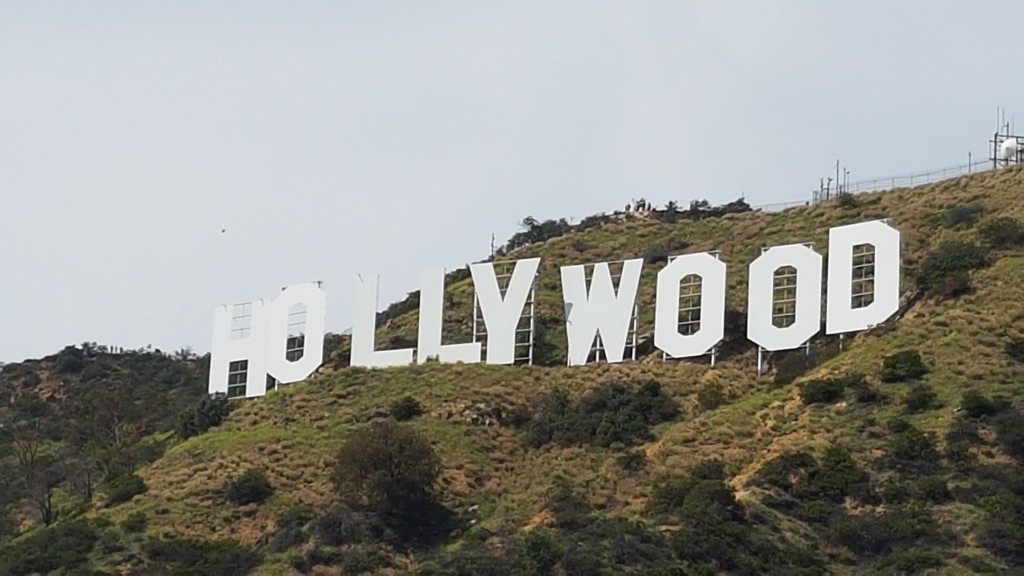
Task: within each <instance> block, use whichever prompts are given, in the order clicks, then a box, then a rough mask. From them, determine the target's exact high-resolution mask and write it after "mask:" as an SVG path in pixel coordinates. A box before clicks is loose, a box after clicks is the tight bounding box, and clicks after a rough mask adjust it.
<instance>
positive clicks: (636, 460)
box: [615, 450, 647, 472]
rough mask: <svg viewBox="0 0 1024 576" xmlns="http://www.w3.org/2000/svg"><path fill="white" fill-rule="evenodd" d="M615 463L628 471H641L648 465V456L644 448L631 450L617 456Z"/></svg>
mask: <svg viewBox="0 0 1024 576" xmlns="http://www.w3.org/2000/svg"><path fill="white" fill-rule="evenodd" d="M615 463H616V464H618V465H619V467H620V468H622V469H623V470H625V471H626V472H639V471H641V470H643V469H644V468H646V467H647V456H646V455H644V453H643V451H642V450H629V451H627V452H625V453H623V454H619V455H618V456H616V457H615Z"/></svg>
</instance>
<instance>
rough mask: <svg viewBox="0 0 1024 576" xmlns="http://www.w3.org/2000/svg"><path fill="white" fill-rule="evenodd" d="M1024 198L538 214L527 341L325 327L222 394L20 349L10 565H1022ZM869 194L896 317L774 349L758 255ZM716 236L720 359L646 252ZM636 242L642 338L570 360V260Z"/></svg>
mask: <svg viewBox="0 0 1024 576" xmlns="http://www.w3.org/2000/svg"><path fill="white" fill-rule="evenodd" d="M1021 195H1024V170H1022V169H1021V168H1008V169H1003V170H999V171H993V172H986V173H981V174H976V175H972V176H967V177H960V178H955V179H951V180H947V181H944V182H940V183H937V184H932V185H927V186H921V187H917V188H913V189H899V190H893V191H888V192H883V193H872V194H864V195H859V196H855V197H841V198H839V199H836V200H833V201H830V202H828V203H824V204H819V205H814V206H807V207H798V208H793V209H789V210H786V211H783V212H779V213H762V212H758V211H750V210H747V209H746V207H745V206H744V205H742V204H741V203H733V204H731V205H727V206H726V207H720V208H719V209H713V208H711V207H710V206H707V205H705V204H700V203H697V204H694V205H693V206H692V207H691V209H690V210H678V209H672V210H659V211H654V212H651V213H647V212H645V213H641V214H634V213H631V214H619V215H612V216H598V217H594V218H590V219H587V220H585V221H584V222H582V223H580V224H578V225H575V226H572V225H569V224H567V223H564V222H553V221H549V222H547V223H544V222H538V221H536V220H532V219H528V220H527V221H524V231H523V233H522V234H521V235H517V238H515V239H513V240H514V241H513V242H510V244H509V245H508V246H507V247H505V248H504V249H503V250H502V251H501V253H500V254H499V255H498V256H497V260H498V261H502V260H515V259H520V258H528V257H537V256H539V257H541V258H542V259H543V260H542V264H541V270H540V276H539V280H538V295H539V306H538V315H539V318H538V323H539V326H540V335H541V337H540V341H539V342H538V345H537V349H536V359H537V364H539V365H535V366H486V365H479V364H476V365H465V364H457V365H442V364H438V363H435V362H428V363H426V364H423V365H417V366H409V367H402V368H392V369H385V370H366V369H361V368H352V367H348V366H347V353H348V342H347V340H340V341H339V340H338V339H336V338H332V339H331V340H330V342H331V343H330V349H329V357H330V359H329V360H328V361H327V362H326V363H325V366H324V368H322V369H321V370H320V372H319V373H318V374H317V375H316V376H314V377H312V378H310V379H309V380H308V381H306V382H302V383H298V384H295V385H291V386H288V387H286V388H284V389H282V390H279V391H276V392H273V393H270V394H268V395H267V396H265V397H262V398H259V399H254V400H247V401H239V402H233V403H232V404H230V405H228V403H227V402H226V401H225V400H224V399H222V398H207V397H206V396H205V394H204V392H203V390H204V388H205V385H204V380H205V374H206V369H207V368H206V364H205V362H206V360H207V359H202V358H195V357H193V356H192V355H190V354H188V353H184V352H183V353H179V354H176V355H166V354H160V353H156V352H150V351H133V352H128V353H117V354H114V353H112V352H110V351H101V350H97V349H96V347H95V346H93V345H88V346H82V347H69V348H68V349H65V350H64V351H62V352H61V353H60V354H57V355H55V356H52V357H49V358H45V359H42V360H39V361H27V362H24V363H21V364H12V365H8V366H5V367H3V370H2V371H0V392H2V395H0V418H2V423H3V424H4V426H3V430H4V436H3V442H4V443H3V444H2V446H0V450H3V451H2V452H0V458H3V464H4V467H3V470H4V476H3V478H2V479H0V480H2V482H0V503H2V504H3V505H2V507H0V509H2V510H3V511H4V512H5V514H4V515H3V516H4V518H5V519H6V522H5V523H4V524H3V526H4V528H3V531H2V532H0V534H2V539H3V544H0V573H10V574H31V573H47V572H49V571H56V573H65V574H218V575H219V574H247V573H250V572H252V573H256V574H266V575H271V574H280V575H284V574H363V573H383V574H423V575H428V574H430V575H433V574H446V575H447V574H459V575H461V574H466V575H470V574H473V575H477V574H503V575H507V574H565V575H584V574H662V575H675V574H721V573H729V574H764V573H774V574H826V573H832V574H863V573H871V572H880V573H928V572H932V573H1001V572H1005V571H1009V570H1011V569H1021V568H1024V546H1022V543H1024V467H1022V464H1024V418H1022V412H1024V403H1022V400H1021V398H1020V393H1019V391H1020V390H1021V385H1022V383H1024V323H1022V320H1024V298H1022V296H1024V291H1022V289H1021V287H1022V286H1024V205H1022V203H1020V202H1019V201H1018V197H1019V196H1021ZM879 218H887V219H889V220H890V221H891V222H892V223H893V225H894V226H895V227H897V228H898V229H899V230H900V231H901V233H902V239H903V267H904V270H903V273H904V277H903V279H902V282H901V285H902V289H901V291H902V304H903V306H902V308H901V310H900V313H899V314H898V318H895V319H893V320H891V321H889V322H888V323H886V324H885V325H882V326H878V327H875V328H874V329H872V330H869V331H867V332H864V333H860V334H857V335H855V336H854V337H847V338H846V339H845V340H843V341H842V345H841V346H840V342H839V340H838V339H837V338H832V337H825V336H819V337H818V338H817V339H815V341H814V342H812V345H811V349H810V351H809V353H806V354H805V352H804V351H803V350H800V351H793V352H788V353H783V354H774V355H770V356H769V357H768V370H767V371H766V373H765V374H764V375H763V376H760V377H758V376H756V371H755V350H754V346H753V345H752V344H750V343H749V342H747V341H746V339H745V335H744V320H743V319H744V315H745V302H746V285H747V278H746V276H747V274H746V268H747V265H748V264H749V263H750V261H751V260H753V258H755V257H756V256H757V255H758V254H759V252H760V249H761V247H762V246H770V245H777V244H786V243H797V242H813V243H814V244H815V246H816V249H817V250H818V251H819V252H822V253H825V252H827V234H828V229H829V228H830V227H832V226H837V225H842V224H848V223H854V222H861V221H866V220H873V219H879ZM710 250H719V251H720V252H721V256H722V259H723V260H724V261H725V262H726V263H727V264H728V266H729V292H728V294H727V302H728V308H729V311H728V313H727V319H728V321H727V328H726V330H727V340H726V342H725V344H724V346H723V349H722V354H721V356H720V358H719V360H720V362H719V363H718V364H717V365H716V366H714V367H710V366H708V362H707V359H695V360H694V361H687V362H679V361H670V362H666V361H663V360H662V357H661V354H660V353H659V352H656V351H655V350H654V349H653V347H652V346H651V345H650V331H651V327H652V325H653V314H654V307H653V298H654V289H655V276H656V273H657V271H658V270H659V269H660V268H661V266H662V265H664V262H665V261H666V259H667V257H668V256H669V255H671V254H678V253H691V252H703V251H710ZM634 257H642V258H645V259H646V260H647V262H648V263H647V264H646V265H645V269H644V273H643V277H642V279H641V290H640V298H641V307H640V310H641V322H640V325H641V330H640V332H641V341H642V342H643V343H644V345H643V346H642V347H641V357H640V358H639V359H638V360H637V361H635V362H633V361H627V362H624V363H622V364H617V365H609V364H604V363H596V364H591V365H587V366H584V367H573V368H567V367H565V366H564V363H565V352H566V350H565V348H566V345H565V330H564V326H563V324H562V323H563V321H564V320H563V313H562V309H563V306H562V301H561V288H560V282H559V278H558V267H559V266H561V265H566V264H584V263H592V262H600V261H612V260H622V259H625V258H634ZM472 298H473V295H472V282H471V280H469V276H468V272H466V271H464V270H462V271H455V272H453V273H451V274H450V275H449V285H448V287H447V293H446V319H447V322H446V325H445V340H446V342H463V341H467V340H469V339H470V332H471V324H470V322H471V319H472V306H473V304H472ZM417 302H418V300H417V295H416V294H412V295H410V297H409V298H408V299H407V300H406V301H404V302H399V303H395V304H394V305H392V306H391V307H390V308H389V309H388V310H387V311H386V312H384V313H382V314H381V315H380V319H381V326H380V327H379V330H378V335H377V341H378V342H379V343H380V345H381V346H382V347H402V346H407V345H414V342H415V337H416V324H417V312H416V307H417ZM229 412H230V413H229ZM33 446H34V447H35V452H32V451H31V450H32V447H33ZM26 450H28V451H26ZM28 454H35V456H34V458H35V459H34V460H33V462H32V463H26V457H27V455H28ZM44 464H45V465H44ZM73 466H77V468H74V467H73ZM54 470H56V471H57V472H53V471H54ZM68 471H70V472H68ZM87 477H88V478H92V479H94V480H93V482H92V484H94V489H91V490H90V489H86V487H85V486H84V484H85V483H84V482H83V480H84V479H86V478H87ZM60 570H63V572H60Z"/></svg>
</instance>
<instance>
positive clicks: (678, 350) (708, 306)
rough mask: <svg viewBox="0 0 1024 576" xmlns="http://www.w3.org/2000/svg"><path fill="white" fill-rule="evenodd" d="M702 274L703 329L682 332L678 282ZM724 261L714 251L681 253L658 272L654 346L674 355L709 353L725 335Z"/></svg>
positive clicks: (701, 324) (689, 355)
mask: <svg viewBox="0 0 1024 576" xmlns="http://www.w3.org/2000/svg"><path fill="white" fill-rule="evenodd" d="M691 274H693V275H696V276H700V279H701V286H700V329H699V330H697V332H696V333H694V334H690V335H685V336H684V335H683V334H680V333H679V282H680V281H681V280H682V279H683V278H684V277H686V276H689V275H691ZM725 285H726V284H725V262H722V261H721V260H719V259H718V258H715V257H714V256H712V255H711V254H708V253H702V254H687V255H686V256H680V257H678V258H676V259H675V260H673V261H672V262H670V263H669V265H668V266H666V267H664V268H662V269H661V271H660V272H658V292H657V301H656V307H655V312H654V345H655V346H657V347H658V349H660V350H662V351H663V352H665V353H667V354H668V355H669V356H672V357H674V358H689V357H692V356H700V355H702V354H707V352H708V351H709V350H711V348H712V347H713V346H714V345H715V344H718V342H719V341H721V340H722V337H723V336H724V335H725Z"/></svg>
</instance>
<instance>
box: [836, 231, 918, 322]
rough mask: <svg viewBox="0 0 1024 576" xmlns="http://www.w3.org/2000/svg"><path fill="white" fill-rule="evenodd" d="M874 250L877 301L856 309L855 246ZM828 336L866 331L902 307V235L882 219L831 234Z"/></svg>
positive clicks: (875, 296) (874, 280)
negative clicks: (854, 296)
mask: <svg viewBox="0 0 1024 576" xmlns="http://www.w3.org/2000/svg"><path fill="white" fill-rule="evenodd" d="M861 244H870V245H871V246H873V247H874V253H875V256H874V279H873V282H874V301H872V302H871V304H868V305H867V306H864V307H863V308H854V307H853V301H852V296H853V294H852V289H853V247H854V246H857V245H861ZM826 306H827V310H828V316H827V317H826V319H825V332H826V333H827V334H842V333H844V332H855V331H857V330H866V329H868V328H871V327H872V326H875V325H877V324H881V323H882V322H885V321H886V320H888V319H889V317H890V316H892V315H893V314H895V313H896V311H897V310H899V307H900V232H899V230H896V229H895V228H893V227H892V226H889V224H887V223H886V222H884V221H882V220H875V221H873V222H862V223H860V224H850V225H849V226H837V227H835V228H832V229H831V230H829V231H828V302H827V304H826Z"/></svg>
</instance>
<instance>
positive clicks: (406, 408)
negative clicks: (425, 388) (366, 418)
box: [388, 396, 423, 422]
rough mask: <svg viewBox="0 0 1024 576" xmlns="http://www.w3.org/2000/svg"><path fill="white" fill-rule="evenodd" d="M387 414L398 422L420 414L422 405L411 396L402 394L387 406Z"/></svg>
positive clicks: (421, 413)
mask: <svg viewBox="0 0 1024 576" xmlns="http://www.w3.org/2000/svg"><path fill="white" fill-rule="evenodd" d="M388 414H389V415H390V416H391V417H392V418H394V419H395V420H398V421H399V422H405V421H406V420H412V419H413V418H416V417H417V416H422V415H423V406H422V405H420V403H419V401H417V400H416V399H415V398H413V397H412V396H403V397H402V398H400V399H398V400H395V401H394V402H392V403H391V406H389V407H388Z"/></svg>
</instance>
